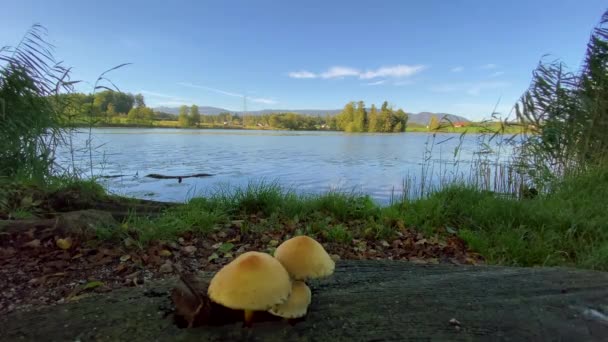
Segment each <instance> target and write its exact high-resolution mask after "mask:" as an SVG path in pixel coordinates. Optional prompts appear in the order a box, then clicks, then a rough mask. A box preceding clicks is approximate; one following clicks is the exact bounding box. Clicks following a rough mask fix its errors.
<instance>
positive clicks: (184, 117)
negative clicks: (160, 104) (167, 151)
mask: <svg viewBox="0 0 608 342" xmlns="http://www.w3.org/2000/svg"><path fill="white" fill-rule="evenodd" d="M188 112H189V110H188V106H186V105H184V106H181V107H179V115H178V117H177V121H178V122H179V125H180V126H182V127H188V126H190V121H189V119H188Z"/></svg>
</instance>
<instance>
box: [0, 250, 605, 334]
mask: <svg viewBox="0 0 608 342" xmlns="http://www.w3.org/2000/svg"><path fill="white" fill-rule="evenodd" d="M606 284H608V273H602V272H593V271H581V270H573V269H568V268H507V267H486V266H484V267H481V266H479V267H475V266H452V265H413V264H408V263H404V262H396V261H395V262H390V261H350V262H346V261H343V262H339V263H338V268H337V269H336V273H335V275H334V276H333V277H331V278H328V279H326V280H322V281H317V282H312V283H311V284H310V287H311V289H312V292H313V300H312V304H311V306H310V308H309V314H308V316H307V318H306V320H304V321H302V322H300V323H298V324H295V325H289V324H287V323H286V322H284V321H278V322H276V321H275V322H264V323H258V324H255V325H254V326H253V328H251V329H245V328H242V327H241V323H233V324H230V325H225V326H219V327H217V326H213V327H200V328H195V329H179V328H177V327H176V326H175V325H174V324H173V321H172V318H171V317H172V315H171V314H170V310H171V301H170V299H169V291H170V289H171V288H173V286H174V285H175V280H172V281H163V282H157V283H154V284H148V285H146V286H147V288H131V289H123V290H118V291H114V292H111V293H108V294H100V295H95V296H94V297H90V298H85V299H81V300H80V301H77V302H73V303H69V304H64V305H57V306H55V307H45V308H41V309H38V310H35V311H31V312H16V313H11V314H9V315H7V316H5V317H2V318H0V340H5V341H16V340H27V341H42V340H44V341H66V340H70V341H73V340H82V341H96V340H104V341H168V340H180V341H235V340H245V339H247V340H252V341H305V340H314V341H371V340H377V341H390V340H392V341H404V340H408V339H412V340H414V339H417V340H448V341H455V340H456V341H458V340H463V341H470V340H492V341H495V340H513V341H522V340H529V341H530V340H531V341H546V340H563V341H602V340H603V341H606V339H607V338H608V321H607V320H606V314H607V313H606V308H608V286H606ZM452 318H455V319H456V320H458V321H459V322H460V326H459V328H457V326H456V325H454V324H450V323H449V321H450V320H451V319H452Z"/></svg>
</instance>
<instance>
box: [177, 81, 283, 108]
mask: <svg viewBox="0 0 608 342" xmlns="http://www.w3.org/2000/svg"><path fill="white" fill-rule="evenodd" d="M177 84H179V85H181V86H184V87H190V88H196V89H203V90H208V91H212V92H214V93H218V94H222V95H226V96H232V97H240V98H244V97H245V95H243V94H238V93H233V92H230V91H226V90H221V89H217V88H211V87H206V86H202V85H198V84H192V83H188V82H178V83H177ZM247 100H248V101H251V102H257V103H263V104H275V103H277V101H275V100H273V99H268V98H262V97H249V96H247Z"/></svg>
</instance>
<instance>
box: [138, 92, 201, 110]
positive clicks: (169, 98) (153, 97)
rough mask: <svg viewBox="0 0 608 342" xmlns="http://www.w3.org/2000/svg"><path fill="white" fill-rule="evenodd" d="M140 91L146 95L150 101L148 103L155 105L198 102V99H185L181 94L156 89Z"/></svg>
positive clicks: (147, 100) (179, 104)
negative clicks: (176, 94) (164, 92)
mask: <svg viewBox="0 0 608 342" xmlns="http://www.w3.org/2000/svg"><path fill="white" fill-rule="evenodd" d="M139 93H140V94H142V95H144V96H145V97H146V102H148V105H150V106H153V107H157V106H181V105H192V104H195V103H196V101H195V100H192V99H185V98H182V97H179V96H175V95H171V94H163V93H158V92H154V91H148V90H140V91H139Z"/></svg>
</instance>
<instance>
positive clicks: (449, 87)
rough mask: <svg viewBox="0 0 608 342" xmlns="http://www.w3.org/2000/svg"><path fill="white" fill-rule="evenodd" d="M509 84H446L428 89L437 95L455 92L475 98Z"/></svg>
mask: <svg viewBox="0 0 608 342" xmlns="http://www.w3.org/2000/svg"><path fill="white" fill-rule="evenodd" d="M510 85H511V84H510V83H508V82H498V81H496V82H469V83H447V84H440V85H437V86H433V87H431V88H430V90H431V91H434V92H438V93H450V92H457V91H464V92H466V93H467V94H469V95H473V96H477V95H479V94H481V92H482V91H484V90H488V89H499V88H504V87H508V86H510Z"/></svg>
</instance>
